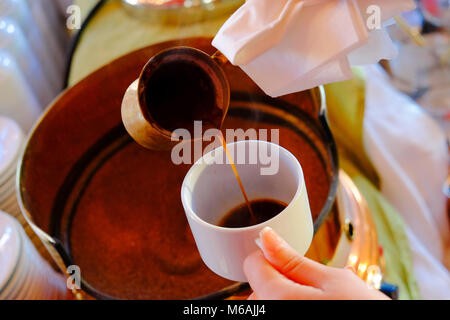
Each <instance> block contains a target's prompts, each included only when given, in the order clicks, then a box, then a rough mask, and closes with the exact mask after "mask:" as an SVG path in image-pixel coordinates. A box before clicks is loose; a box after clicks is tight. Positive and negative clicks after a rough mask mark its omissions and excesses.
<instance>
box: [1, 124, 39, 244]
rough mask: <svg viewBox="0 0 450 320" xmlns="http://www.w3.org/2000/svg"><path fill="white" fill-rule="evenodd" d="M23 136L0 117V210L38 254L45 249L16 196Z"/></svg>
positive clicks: (15, 126) (16, 127) (21, 132)
mask: <svg viewBox="0 0 450 320" xmlns="http://www.w3.org/2000/svg"><path fill="white" fill-rule="evenodd" d="M24 140H25V136H24V134H23V131H22V130H21V129H20V127H19V126H18V125H17V124H16V123H15V122H14V121H13V120H11V119H9V118H6V117H0V210H2V211H4V212H6V213H8V214H10V215H12V216H13V217H15V218H16V219H17V220H18V221H19V222H20V223H21V224H22V225H23V227H24V228H25V231H26V233H27V234H28V236H29V237H30V238H31V240H32V241H33V243H34V244H35V246H36V248H37V249H38V251H39V252H41V253H43V252H45V250H46V249H45V247H44V245H43V243H42V241H41V240H40V239H39V237H38V236H37V235H36V233H34V231H33V230H32V229H31V227H30V225H29V224H28V223H27V222H26V220H25V218H24V217H23V215H22V213H21V211H20V207H19V204H18V202H17V196H16V171H17V163H18V162H19V157H20V153H21V150H22V147H23V145H24Z"/></svg>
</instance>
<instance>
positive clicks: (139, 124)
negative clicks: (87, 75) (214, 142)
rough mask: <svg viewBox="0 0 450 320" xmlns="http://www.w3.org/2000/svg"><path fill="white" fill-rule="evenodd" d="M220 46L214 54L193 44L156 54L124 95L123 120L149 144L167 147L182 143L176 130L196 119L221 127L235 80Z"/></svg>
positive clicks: (136, 136)
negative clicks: (225, 67)
mask: <svg viewBox="0 0 450 320" xmlns="http://www.w3.org/2000/svg"><path fill="white" fill-rule="evenodd" d="M226 63H228V60H227V58H226V57H225V56H224V55H223V54H222V53H220V52H216V53H215V54H213V55H212V56H209V55H208V54H206V53H205V52H203V51H201V50H198V49H195V48H191V47H174V48H170V49H167V50H164V51H162V52H160V53H158V54H156V55H155V56H153V57H152V58H151V59H150V60H149V61H148V63H147V64H146V65H145V67H144V69H143V70H142V72H141V74H140V76H139V78H138V79H137V80H136V81H134V82H133V83H132V84H131V85H130V87H129V88H128V89H127V91H126V93H125V95H124V98H123V101H122V121H123V124H124V126H125V128H126V130H127V131H128V133H129V134H130V135H131V137H133V139H134V140H135V141H136V142H137V143H139V144H140V145H142V146H143V147H145V148H147V149H152V150H167V149H170V148H171V147H173V146H174V145H175V144H176V143H178V141H179V140H178V139H177V137H176V136H175V135H174V134H173V131H174V130H175V129H178V128H183V129H188V130H189V131H190V133H191V136H192V127H193V123H194V121H197V120H201V121H203V122H204V123H206V125H207V126H209V127H213V128H220V127H221V126H222V123H223V121H224V119H225V116H226V114H227V111H228V106H229V103H230V85H229V83H228V80H227V77H226V75H225V73H224V71H223V69H222V66H223V65H225V64H226Z"/></svg>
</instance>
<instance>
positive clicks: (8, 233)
mask: <svg viewBox="0 0 450 320" xmlns="http://www.w3.org/2000/svg"><path fill="white" fill-rule="evenodd" d="M67 298H68V291H67V287H66V282H65V280H64V277H63V276H62V275H61V274H58V273H57V272H56V271H55V270H53V269H52V267H51V266H50V265H49V264H48V263H47V262H46V261H45V260H44V259H43V258H42V257H41V256H40V255H39V253H38V252H37V251H36V249H35V247H34V246H33V244H32V243H31V241H30V239H29V238H28V237H27V235H26V234H25V231H24V229H23V228H22V226H21V225H20V224H19V222H18V221H17V220H16V219H14V218H13V217H11V216H10V215H8V214H6V213H4V212H2V211H0V300H57V299H67Z"/></svg>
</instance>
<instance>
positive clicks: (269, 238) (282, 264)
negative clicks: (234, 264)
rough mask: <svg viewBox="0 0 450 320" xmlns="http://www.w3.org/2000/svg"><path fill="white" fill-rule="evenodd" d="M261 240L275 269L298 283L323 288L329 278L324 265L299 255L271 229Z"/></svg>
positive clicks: (263, 234) (266, 256)
mask: <svg viewBox="0 0 450 320" xmlns="http://www.w3.org/2000/svg"><path fill="white" fill-rule="evenodd" d="M260 238H261V249H262V251H263V254H264V257H265V258H266V260H267V261H269V263H270V264H271V265H272V266H273V267H274V268H275V269H277V270H278V271H279V272H280V273H282V274H284V275H285V276H286V277H287V278H289V279H291V280H292V281H295V282H297V283H300V284H305V285H309V286H313V287H316V288H319V287H321V285H320V284H321V283H322V282H323V280H324V279H326V278H327V272H326V267H325V266H324V265H322V264H320V263H318V262H315V261H312V260H310V259H308V258H305V257H304V256H301V255H300V254H298V253H297V252H296V251H295V250H294V249H293V248H292V247H291V246H289V244H288V243H287V242H286V241H284V240H283V239H282V238H281V237H280V236H279V235H278V234H276V233H275V231H273V229H271V228H269V227H266V228H264V229H263V230H262V231H261V233H260Z"/></svg>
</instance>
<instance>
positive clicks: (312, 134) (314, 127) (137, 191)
mask: <svg viewBox="0 0 450 320" xmlns="http://www.w3.org/2000/svg"><path fill="white" fill-rule="evenodd" d="M210 41H211V39H204V38H195V39H185V40H180V41H170V42H164V43H160V44H157V45H153V46H150V47H147V48H144V49H141V50H138V51H135V52H133V53H130V54H128V55H126V56H124V57H122V58H119V59H117V60H115V61H113V62H111V63H110V64H108V65H106V66H104V67H103V68H101V69H99V70H98V71H96V72H94V73H93V74H91V75H90V76H88V77H87V78H85V79H84V80H82V81H81V82H79V83H78V84H76V85H75V86H74V87H72V88H70V89H68V90H67V91H66V92H64V93H63V94H62V95H61V96H60V97H59V98H58V99H56V101H55V102H54V103H53V104H52V105H51V106H50V107H49V108H48V109H47V110H46V112H45V114H44V115H43V116H42V117H41V119H40V121H39V122H38V123H37V124H36V126H35V127H34V129H33V130H32V132H31V134H30V136H29V139H28V143H27V146H26V149H25V151H24V153H23V157H22V160H21V163H20V167H19V172H18V198H19V202H20V205H21V208H22V211H23V213H24V215H25V216H26V218H27V219H28V221H29V222H30V224H31V225H32V227H33V229H34V230H35V232H36V233H37V234H38V235H39V236H40V238H41V239H42V240H43V242H44V244H45V245H46V247H47V248H48V249H49V251H50V252H51V254H52V256H53V258H54V259H55V261H56V262H57V263H58V264H59V266H60V267H61V269H62V270H64V271H65V268H66V267H67V266H69V265H73V264H76V265H78V266H80V268H81V277H82V282H81V284H82V289H84V290H85V291H86V292H88V293H89V294H90V295H92V296H93V297H95V298H103V299H105V298H106V299H108V298H121V299H167V298H183V299H184V298H196V297H206V298H226V297H229V296H230V295H232V294H235V293H236V292H239V291H240V290H242V289H245V288H247V286H246V285H245V284H233V283H231V282H229V281H227V280H224V279H221V278H220V277H218V276H216V275H215V274H213V273H212V272H211V271H210V270H209V269H207V267H206V266H205V265H204V264H203V262H202V261H201V259H200V257H199V255H198V252H197V249H196V247H195V243H194V242H193V240H192V238H191V235H190V230H189V228H188V226H187V221H186V218H185V215H184V212H183V209H182V206H181V200H180V196H179V189H180V186H181V182H182V180H183V178H184V175H185V173H186V172H187V170H188V169H189V166H187V165H182V166H175V165H174V164H172V163H171V161H170V153H164V152H156V151H148V150H145V149H143V148H142V147H140V146H138V145H137V144H136V143H135V142H134V141H132V139H131V138H130V137H129V136H128V134H127V133H126V131H125V130H124V128H123V126H122V122H121V116H120V106H121V101H122V97H123V94H124V92H125V90H126V89H127V87H128V85H129V84H130V83H131V82H133V81H134V80H135V79H136V78H137V77H138V76H139V73H140V71H141V69H142V67H143V66H144V65H145V63H146V62H147V61H148V59H149V58H150V57H151V56H153V55H154V54H156V53H157V52H159V51H161V50H163V49H166V48H169V47H173V46H178V45H188V46H193V47H196V48H199V49H201V50H203V51H205V52H207V53H209V54H212V53H213V52H214V48H213V47H211V46H210ZM225 71H226V73H227V76H228V78H229V81H230V84H231V90H232V96H231V98H232V101H231V106H230V111H229V115H228V118H227V121H226V123H225V126H227V127H240V128H243V129H246V128H250V127H254V128H279V129H280V145H282V146H284V147H286V148H287V149H288V150H290V151H291V152H292V153H293V154H294V155H295V156H296V157H297V158H298V159H299V161H300V163H301V164H302V166H303V170H304V174H305V180H306V185H307V188H308V194H309V198H310V203H311V209H312V213H313V218H314V223H315V230H316V231H317V230H318V228H319V227H320V225H321V223H322V222H323V220H324V219H325V218H326V217H327V216H328V214H329V212H330V210H331V207H332V205H333V203H334V199H335V194H336V187H337V180H338V174H337V167H338V166H337V154H336V148H335V144H334V141H333V138H332V136H331V133H330V131H329V129H328V126H327V123H326V118H325V97H324V92H323V89H322V88H316V89H313V90H310V91H305V92H301V93H296V94H291V95H287V96H284V97H282V98H279V99H272V98H270V97H268V96H266V95H264V93H263V92H262V91H261V90H260V89H259V88H258V87H257V86H256V85H255V84H254V83H253V81H252V80H250V79H249V78H248V77H247V76H246V75H245V74H244V73H243V72H242V71H241V70H240V69H239V68H237V67H234V66H232V65H228V66H226V68H225ZM161 172H164V174H162V173H161ZM174 243H176V244H177V245H174ZM229 285H231V287H228V286H229ZM224 287H225V288H226V289H223V288H224Z"/></svg>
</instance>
